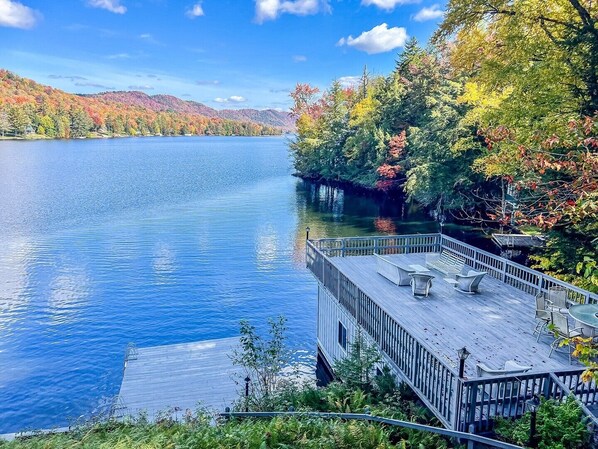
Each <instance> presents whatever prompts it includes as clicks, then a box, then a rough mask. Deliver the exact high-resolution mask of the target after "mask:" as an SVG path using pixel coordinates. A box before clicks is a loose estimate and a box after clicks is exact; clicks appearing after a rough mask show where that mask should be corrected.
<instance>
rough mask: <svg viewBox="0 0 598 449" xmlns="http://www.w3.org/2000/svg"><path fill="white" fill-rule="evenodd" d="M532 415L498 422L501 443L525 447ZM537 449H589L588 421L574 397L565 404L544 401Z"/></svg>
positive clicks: (538, 417)
mask: <svg viewBox="0 0 598 449" xmlns="http://www.w3.org/2000/svg"><path fill="white" fill-rule="evenodd" d="M530 424H531V413H529V412H528V413H526V414H525V415H523V417H521V419H518V420H515V421H513V420H508V419H499V420H498V421H497V423H496V429H495V431H496V434H497V435H498V436H499V437H501V438H502V439H504V440H506V441H509V442H512V443H515V444H519V445H525V444H526V443H527V442H528V439H529V434H530ZM536 435H537V440H538V449H590V447H591V445H590V432H589V430H588V423H587V418H586V417H585V416H584V414H583V411H582V410H581V407H580V406H579V404H578V403H577V402H576V401H575V399H574V398H573V397H572V396H569V397H567V398H566V400H565V401H563V402H558V401H556V400H554V399H550V400H544V399H543V400H542V402H541V404H540V407H539V408H538V412H537V423H536Z"/></svg>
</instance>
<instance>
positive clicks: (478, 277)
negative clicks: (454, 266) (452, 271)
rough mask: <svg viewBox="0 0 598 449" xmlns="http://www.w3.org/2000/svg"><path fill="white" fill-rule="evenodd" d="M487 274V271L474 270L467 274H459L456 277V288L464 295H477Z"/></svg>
mask: <svg viewBox="0 0 598 449" xmlns="http://www.w3.org/2000/svg"><path fill="white" fill-rule="evenodd" d="M486 274H487V273H486V272H485V271H474V270H469V272H468V273H467V274H457V275H455V280H456V281H457V283H456V284H455V288H456V289H457V290H460V291H462V292H464V293H470V294H473V293H477V292H478V286H479V285H480V282H481V281H482V279H483V278H484V276H486Z"/></svg>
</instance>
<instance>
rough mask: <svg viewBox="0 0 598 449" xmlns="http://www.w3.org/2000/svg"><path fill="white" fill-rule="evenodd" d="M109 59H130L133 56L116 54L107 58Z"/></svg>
mask: <svg viewBox="0 0 598 449" xmlns="http://www.w3.org/2000/svg"><path fill="white" fill-rule="evenodd" d="M106 58H108V59H130V58H131V55H130V54H129V53H116V54H114V55H108V56H106Z"/></svg>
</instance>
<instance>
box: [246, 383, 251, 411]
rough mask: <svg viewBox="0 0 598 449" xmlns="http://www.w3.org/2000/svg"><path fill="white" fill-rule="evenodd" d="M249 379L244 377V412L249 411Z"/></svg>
mask: <svg viewBox="0 0 598 449" xmlns="http://www.w3.org/2000/svg"><path fill="white" fill-rule="evenodd" d="M250 381H251V379H250V378H249V376H247V377H245V411H246V412H248V411H249V382H250Z"/></svg>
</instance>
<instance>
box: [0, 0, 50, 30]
mask: <svg viewBox="0 0 598 449" xmlns="http://www.w3.org/2000/svg"><path fill="white" fill-rule="evenodd" d="M41 17H42V15H41V13H40V12H39V11H36V10H35V9H31V8H30V7H28V6H25V5H23V4H22V3H19V2H15V1H12V0H0V26H4V27H11V28H22V29H24V30H27V29H29V28H33V27H34V26H35V24H36V23H37V22H38V20H39V19H40V18H41Z"/></svg>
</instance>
